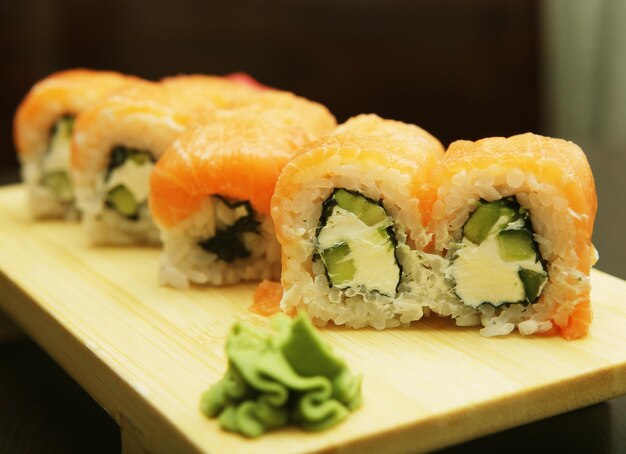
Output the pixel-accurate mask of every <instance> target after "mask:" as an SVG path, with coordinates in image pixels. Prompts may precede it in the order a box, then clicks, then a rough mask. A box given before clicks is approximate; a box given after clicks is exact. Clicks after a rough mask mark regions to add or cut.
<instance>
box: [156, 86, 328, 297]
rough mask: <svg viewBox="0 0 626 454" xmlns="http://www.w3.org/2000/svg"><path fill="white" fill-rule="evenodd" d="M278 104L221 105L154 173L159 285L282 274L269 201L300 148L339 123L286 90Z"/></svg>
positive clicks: (226, 281)
mask: <svg viewBox="0 0 626 454" xmlns="http://www.w3.org/2000/svg"><path fill="white" fill-rule="evenodd" d="M285 96H287V98H289V99H291V104H290V105H287V104H285V105H283V106H282V107H281V108H272V107H263V105H262V104H255V105H252V106H249V107H246V108H241V109H235V110H232V111H217V112H215V113H214V114H213V115H212V116H211V117H210V118H208V119H207V120H208V121H207V122H206V124H205V125H203V126H198V127H195V128H193V129H190V130H189V131H187V132H186V133H185V134H184V135H183V136H181V137H180V138H179V139H178V140H176V142H175V143H174V144H173V145H172V146H171V147H170V148H169V149H168V150H167V151H166V152H165V154H164V155H163V156H162V158H161V159H160V160H159V162H158V163H157V165H156V168H155V170H154V172H153V173H152V177H151V182H150V207H151V210H152V214H153V216H154V219H155V221H156V223H157V225H158V226H159V228H160V229H161V238H162V241H163V248H164V250H163V255H162V258H161V268H160V274H159V280H160V283H161V284H165V285H171V286H174V287H178V288H186V287H188V286H189V284H190V283H196V284H211V285H221V284H232V283H235V282H239V281H245V280H256V279H270V278H278V276H279V275H280V250H279V247H278V244H277V241H276V237H275V234H274V227H273V223H272V219H271V217H270V215H269V212H270V199H271V197H272V194H273V193H274V186H275V185H276V180H277V178H278V175H279V173H280V171H281V170H282V168H283V167H284V166H285V165H286V164H287V162H288V161H289V160H290V159H291V158H292V157H293V156H294V155H295V154H296V152H297V151H298V149H299V148H300V147H302V146H304V145H306V144H307V143H308V142H310V141H311V140H313V139H315V138H316V137H318V136H319V135H321V134H327V133H329V132H330V131H332V129H333V128H334V126H335V120H334V117H333V116H332V115H331V114H330V113H329V112H328V110H327V109H326V108H325V107H323V106H321V105H319V104H317V103H313V102H311V101H307V100H305V99H302V98H296V97H295V96H291V95H285Z"/></svg>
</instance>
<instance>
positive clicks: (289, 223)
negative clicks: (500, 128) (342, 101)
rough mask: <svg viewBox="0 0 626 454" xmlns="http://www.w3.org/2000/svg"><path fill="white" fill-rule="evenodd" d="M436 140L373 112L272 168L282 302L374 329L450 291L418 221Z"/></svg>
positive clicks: (425, 213)
mask: <svg viewBox="0 0 626 454" xmlns="http://www.w3.org/2000/svg"><path fill="white" fill-rule="evenodd" d="M443 152H444V150H443V147H442V145H441V143H440V142H439V141H438V140H437V139H436V138H434V137H433V136H432V135H430V134H429V133H428V132H426V131H424V130H423V129H421V128H419V127H417V126H414V125H409V124H405V123H401V122H397V121H392V120H383V119H381V118H380V117H377V116H376V115H360V116H358V117H355V118H352V119H350V120H348V121H347V122H346V123H345V124H343V125H341V126H340V127H338V128H337V129H336V130H335V131H334V133H333V134H332V135H330V136H328V137H325V138H322V139H321V140H319V141H317V142H314V143H313V144H311V145H309V146H308V147H305V149H304V150H303V151H302V152H301V153H300V154H299V155H298V156H297V157H296V158H295V159H293V160H292V161H291V162H290V163H289V164H288V165H287V166H286V167H285V168H284V169H283V171H282V173H281V175H280V177H279V179H278V183H277V185H276V191H275V193H274V196H273V198H272V218H273V220H274V224H275V226H276V234H277V237H278V241H279V242H280V245H281V248H282V275H281V282H282V286H283V296H282V300H281V302H280V304H281V309H282V310H284V311H285V312H291V311H294V310H298V311H299V310H306V311H307V312H308V313H309V315H310V316H311V317H312V318H314V320H315V322H316V323H317V324H324V323H326V322H328V321H332V322H334V323H335V324H338V325H346V326H349V327H353V328H360V327H365V326H372V327H374V328H378V329H382V328H386V327H394V326H398V325H400V324H403V323H410V322H411V321H413V320H418V319H420V318H421V317H422V316H423V315H424V314H425V313H427V312H428V311H429V310H430V309H429V304H431V303H432V302H433V301H437V302H438V303H437V304H447V301H448V300H450V299H451V296H450V293H449V291H448V287H447V286H446V284H445V282H444V278H443V274H442V273H440V272H439V269H440V268H442V267H444V265H445V259H443V258H442V257H440V256H437V255H435V254H431V253H430V252H431V251H430V248H431V243H432V233H431V232H430V231H429V229H428V225H429V222H430V217H431V209H432V204H433V202H434V200H435V196H436V191H435V188H434V187H433V186H432V184H431V179H432V174H433V171H434V170H435V168H436V167H437V165H438V164H439V163H440V161H441V159H442V158H443Z"/></svg>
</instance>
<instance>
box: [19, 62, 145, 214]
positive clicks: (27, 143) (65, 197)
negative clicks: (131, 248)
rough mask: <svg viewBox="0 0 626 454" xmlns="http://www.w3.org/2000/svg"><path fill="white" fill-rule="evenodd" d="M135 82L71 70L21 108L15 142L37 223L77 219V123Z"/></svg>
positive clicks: (46, 82) (41, 85)
mask: <svg viewBox="0 0 626 454" xmlns="http://www.w3.org/2000/svg"><path fill="white" fill-rule="evenodd" d="M131 80H135V79H134V78H132V77H129V76H124V75H122V74H118V73H115V72H110V71H90V70H86V69H71V70H67V71H62V72H58V73H55V74H52V75H50V76H48V77H46V78H45V79H43V80H41V81H40V82H38V83H37V84H36V85H35V86H34V87H33V88H32V89H31V90H30V92H29V93H28V94H27V95H26V97H25V98H24V100H23V101H22V102H21V104H20V105H19V107H18V109H17V112H16V114H15V120H14V141H15V146H16V148H17V152H18V157H19V160H20V163H21V173H22V179H23V180H24V182H25V183H26V186H27V188H28V196H29V204H30V208H31V212H32V214H33V216H34V217H35V218H63V217H65V218H73V217H76V214H77V211H76V207H75V203H74V202H75V197H74V188H73V184H72V180H71V177H70V173H69V160H70V142H71V136H72V131H73V127H74V121H75V119H76V117H77V116H78V115H79V114H80V113H81V112H83V111H84V110H85V109H87V108H88V107H89V106H91V105H92V104H93V103H94V102H96V101H97V100H98V99H100V98H102V97H103V96H105V95H106V94H108V93H110V92H112V91H114V90H116V89H119V88H120V87H122V86H124V85H126V84H128V83H129V82H130V81H131Z"/></svg>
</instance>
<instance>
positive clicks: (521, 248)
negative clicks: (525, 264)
mask: <svg viewBox="0 0 626 454" xmlns="http://www.w3.org/2000/svg"><path fill="white" fill-rule="evenodd" d="M498 244H499V245H500V257H502V260H505V261H507V262H514V261H517V260H528V259H532V258H534V257H535V255H536V252H535V246H534V244H533V237H532V234H531V233H530V232H529V231H528V230H526V229H521V230H501V231H500V233H498Z"/></svg>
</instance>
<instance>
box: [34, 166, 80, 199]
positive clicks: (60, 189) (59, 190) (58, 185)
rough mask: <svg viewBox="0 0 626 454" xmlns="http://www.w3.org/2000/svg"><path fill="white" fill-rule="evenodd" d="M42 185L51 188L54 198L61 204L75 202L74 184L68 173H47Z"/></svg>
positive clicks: (60, 171)
mask: <svg viewBox="0 0 626 454" xmlns="http://www.w3.org/2000/svg"><path fill="white" fill-rule="evenodd" d="M41 184H42V185H43V186H46V187H48V188H50V190H51V191H52V192H53V193H54V196H55V197H56V198H57V199H59V201H61V202H71V201H72V200H74V191H73V189H72V182H71V180H70V177H69V175H68V174H67V172H65V171H63V170H59V171H55V172H48V173H45V174H44V175H43V178H42V179H41Z"/></svg>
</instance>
